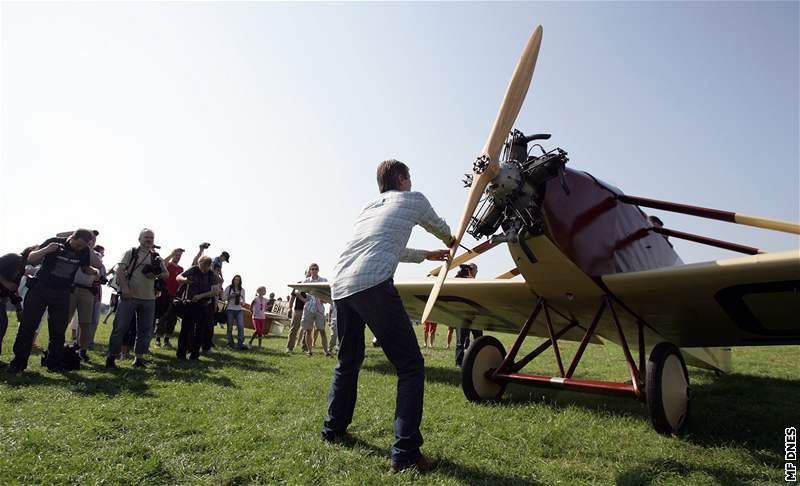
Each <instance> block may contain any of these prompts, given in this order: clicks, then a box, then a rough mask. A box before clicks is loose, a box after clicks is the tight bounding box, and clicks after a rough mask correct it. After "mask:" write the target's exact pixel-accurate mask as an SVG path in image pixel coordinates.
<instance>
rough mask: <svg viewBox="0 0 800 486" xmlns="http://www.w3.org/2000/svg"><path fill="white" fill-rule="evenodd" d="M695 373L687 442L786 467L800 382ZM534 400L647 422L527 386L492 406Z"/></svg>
mask: <svg viewBox="0 0 800 486" xmlns="http://www.w3.org/2000/svg"><path fill="white" fill-rule="evenodd" d="M364 369H365V370H367V371H373V372H376V373H381V374H385V375H394V374H395V370H394V367H393V366H392V365H391V364H390V363H388V362H387V361H375V362H371V363H366V364H365V366H364ZM692 374H693V375H694V376H695V377H697V378H701V380H700V381H707V383H700V384H694V385H692V401H691V404H690V407H691V408H690V415H689V424H688V425H689V434H688V435H687V436H686V437H684V438H683V440H686V441H688V442H691V443H693V444H696V445H700V446H703V447H720V446H733V447H739V448H744V449H746V450H747V451H748V452H749V453H750V455H751V456H752V457H753V458H754V459H756V460H757V461H759V462H761V463H765V464H769V465H770V466H774V467H778V468H782V467H783V458H782V454H783V451H782V450H780V448H779V447H778V445H781V444H782V443H783V442H782V440H783V439H782V437H783V431H784V428H785V427H789V426H791V425H793V424H796V423H797V419H798V415H797V403H798V402H800V379H798V380H787V379H781V378H770V377H763V376H754V375H742V374H728V375H722V376H720V377H716V376H715V375H714V374H713V373H711V372H707V371H704V370H696V369H695V370H693V371H692ZM697 378H695V379H697ZM425 379H426V381H428V382H435V383H442V384H447V385H452V386H457V387H460V386H461V372H460V370H458V369H456V368H442V367H429V368H426V369H425ZM464 400H465V401H466V398H465V399H464ZM534 402H536V403H542V404H544V405H546V406H549V407H551V408H552V409H554V410H558V409H561V408H564V407H567V406H578V407H582V408H584V409H587V410H591V411H596V412H603V413H611V414H615V415H617V416H627V417H638V418H640V419H641V420H643V421H647V420H649V418H648V413H647V408H646V406H645V405H644V404H643V403H641V402H638V401H635V400H630V399H627V398H619V397H607V396H603V395H592V394H586V393H579V392H572V391H565V390H552V389H544V388H533V387H529V386H524V385H523V386H520V385H511V386H509V387H507V389H506V392H505V395H504V397H503V399H502V400H500V401H498V402H492V406H500V407H503V406H508V405H520V404H525V403H534ZM776 444H777V445H776Z"/></svg>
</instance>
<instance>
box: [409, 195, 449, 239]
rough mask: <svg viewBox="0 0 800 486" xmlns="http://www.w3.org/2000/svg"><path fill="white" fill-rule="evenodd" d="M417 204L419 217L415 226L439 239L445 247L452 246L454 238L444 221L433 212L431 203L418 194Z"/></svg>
mask: <svg viewBox="0 0 800 486" xmlns="http://www.w3.org/2000/svg"><path fill="white" fill-rule="evenodd" d="M419 196H420V197H419V199H418V201H417V204H418V205H419V217H418V219H417V224H418V225H420V226H422V227H423V228H425V231H427V232H428V233H430V234H432V235H433V236H435V237H437V238H439V239H440V240H441V241H442V243H444V244H445V245H447V246H448V247H449V246H452V244H453V242H454V241H455V238H454V237H453V234H452V233H451V232H450V227H449V226H448V225H447V223H446V222H445V220H444V219H442V218H440V217H439V215H438V214H436V211H434V210H433V207H432V206H431V203H430V202H428V199H427V198H426V197H425V196H424V195H423V194H421V193H420V194H419Z"/></svg>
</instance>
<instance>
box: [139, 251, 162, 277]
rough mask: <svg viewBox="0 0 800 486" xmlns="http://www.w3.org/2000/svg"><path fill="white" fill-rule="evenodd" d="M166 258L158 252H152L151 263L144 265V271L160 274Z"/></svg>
mask: <svg viewBox="0 0 800 486" xmlns="http://www.w3.org/2000/svg"><path fill="white" fill-rule="evenodd" d="M163 263H164V260H163V259H162V258H161V255H159V254H158V253H156V252H153V253H151V254H150V263H148V264H147V265H142V273H152V274H153V275H158V274H159V273H161V266H162V265H163Z"/></svg>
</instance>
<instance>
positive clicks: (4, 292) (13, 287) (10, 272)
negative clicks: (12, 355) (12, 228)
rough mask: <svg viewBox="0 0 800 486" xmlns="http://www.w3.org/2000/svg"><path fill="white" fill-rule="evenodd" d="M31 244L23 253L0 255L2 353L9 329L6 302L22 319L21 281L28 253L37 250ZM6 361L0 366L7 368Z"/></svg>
mask: <svg viewBox="0 0 800 486" xmlns="http://www.w3.org/2000/svg"><path fill="white" fill-rule="evenodd" d="M35 249H36V247H35V246H31V247H29V248H26V249H25V250H23V252H22V253H21V254H17V253H9V254H7V255H3V256H1V257H0V310H2V312H0V353H2V348H3V338H5V336H6V330H7V329H8V314H7V313H6V302H8V301H10V302H11V304H12V305H13V306H14V308H15V309H16V311H17V320H18V321H21V320H22V297H20V296H19V294H18V293H17V291H18V289H19V282H20V280H21V279H22V275H23V274H24V273H25V261H26V260H27V259H28V254H30V252H32V251H33V250H35ZM5 367H6V363H3V362H2V361H0V368H5Z"/></svg>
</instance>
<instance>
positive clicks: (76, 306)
mask: <svg viewBox="0 0 800 486" xmlns="http://www.w3.org/2000/svg"><path fill="white" fill-rule="evenodd" d="M89 248H90V249H91V252H90V257H91V261H92V272H91V273H85V272H83V271H82V270H78V271H77V272H75V278H74V279H73V282H72V295H71V296H70V300H69V320H70V321H72V319H73V317H74V316H75V313H76V312H77V314H78V327H77V333H75V332H74V333H73V334H74V335H73V339H75V340H76V341H77V342H78V347H79V348H80V357H81V359H82V360H83V361H84V362H86V363H88V362H89V355H88V353H87V350H88V349H89V342H90V337H91V336H92V320H93V319H94V312H95V303H97V302H98V299H99V297H100V280H101V278H104V277H105V267H104V266H103V263H102V257H101V256H100V253H98V252H97V251H95V249H94V241H92V242H90V243H89ZM100 248H101V249H102V248H103V247H102V246H101V247H100ZM73 325H74V324H73Z"/></svg>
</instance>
